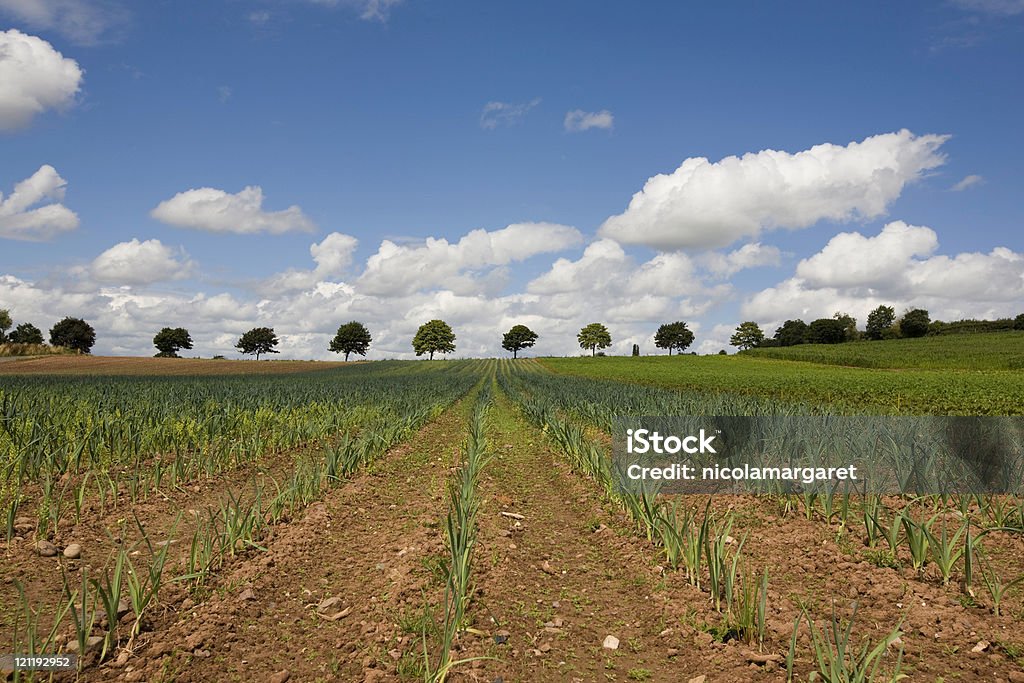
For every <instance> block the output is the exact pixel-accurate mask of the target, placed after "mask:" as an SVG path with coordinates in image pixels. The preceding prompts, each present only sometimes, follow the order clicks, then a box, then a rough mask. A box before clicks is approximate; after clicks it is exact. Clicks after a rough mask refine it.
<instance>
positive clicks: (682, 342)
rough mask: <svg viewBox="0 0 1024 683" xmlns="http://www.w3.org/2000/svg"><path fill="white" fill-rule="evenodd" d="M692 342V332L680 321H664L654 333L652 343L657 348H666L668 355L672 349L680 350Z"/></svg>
mask: <svg viewBox="0 0 1024 683" xmlns="http://www.w3.org/2000/svg"><path fill="white" fill-rule="evenodd" d="M692 343H693V332H691V331H690V328H689V327H687V326H686V323H684V322H682V321H677V322H674V323H665V324H664V325H662V326H661V327H659V328H658V331H657V332H655V334H654V345H655V346H657V347H658V348H659V349H668V355H670V356H671V355H672V349H676V350H678V351H679V352H682V351H683V350H685V349H686V347H688V346H689V345H690V344H692Z"/></svg>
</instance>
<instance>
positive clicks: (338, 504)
mask: <svg viewBox="0 0 1024 683" xmlns="http://www.w3.org/2000/svg"><path fill="white" fill-rule="evenodd" d="M471 406H472V398H466V399H463V400H462V401H460V402H458V403H457V404H456V405H455V406H453V407H452V408H451V409H449V410H447V411H446V412H445V413H443V414H442V415H441V416H440V417H439V418H437V419H436V420H435V421H433V422H431V423H430V424H428V425H426V426H425V427H423V428H422V429H420V430H419V431H418V432H417V433H416V435H414V436H413V437H412V438H411V439H410V440H409V441H408V442H406V443H405V444H403V445H401V446H398V447H396V448H394V449H392V450H391V451H390V452H389V453H387V454H386V455H385V456H383V457H381V458H380V459H378V461H377V462H375V463H373V464H372V465H371V466H370V467H369V468H368V469H367V470H366V471H365V472H363V473H361V474H358V475H356V476H355V477H354V478H353V479H351V480H350V481H347V482H345V483H343V484H341V485H339V486H338V487H337V488H336V489H334V490H332V491H331V492H330V493H329V494H328V495H327V496H326V498H325V499H324V500H323V501H321V502H317V503H314V504H312V505H311V506H309V508H307V510H306V512H305V514H304V515H303V516H302V517H301V518H299V519H297V520H294V521H292V522H290V523H288V524H284V525H280V526H278V527H275V528H274V530H273V532H272V535H271V536H270V538H269V539H268V540H267V542H266V544H265V546H266V552H261V553H259V554H257V555H256V556H255V557H252V558H251V559H249V560H247V561H246V562H244V563H242V564H240V565H238V566H236V567H234V568H233V570H231V571H230V572H229V573H228V575H226V576H224V577H222V578H221V580H220V581H219V587H218V589H217V590H216V591H215V592H214V594H213V595H211V596H210V597H209V598H207V599H206V600H204V601H203V602H202V603H199V604H192V603H191V601H189V600H186V601H185V602H184V603H182V604H180V605H179V606H178V612H179V613H178V616H177V619H176V621H175V622H174V623H173V625H172V626H171V627H170V628H168V629H164V630H162V631H161V632H159V633H155V634H153V635H152V636H150V638H149V640H148V641H144V642H143V644H142V645H141V646H140V647H139V648H137V652H136V655H138V656H137V657H134V658H132V659H130V660H129V661H128V663H127V664H126V665H125V666H124V668H123V669H120V670H119V669H117V668H116V665H111V666H109V667H101V668H100V669H99V670H95V671H94V672H92V674H91V675H88V676H86V678H87V679H88V680H111V679H117V680H139V681H143V680H144V681H151V680H174V681H202V682H203V683H208V682H209V681H211V680H216V681H250V680H256V681H264V680H273V677H274V676H275V675H280V677H281V678H279V679H278V680H281V679H282V678H283V676H284V674H283V672H285V671H287V672H288V676H289V677H290V680H300V681H317V680H323V681H328V680H344V681H360V680H383V679H389V678H393V677H395V676H396V675H398V673H399V671H400V670H401V669H402V668H403V667H409V668H414V667H415V666H416V665H418V664H419V657H420V655H419V654H418V653H419V652H420V651H421V646H420V643H419V636H414V635H412V633H404V632H403V630H402V624H407V623H411V622H413V621H414V620H415V619H416V618H417V616H416V615H419V614H422V612H423V601H424V592H425V591H426V592H432V593H437V590H438V589H437V585H438V582H437V580H436V574H437V570H436V567H437V566H438V561H439V560H440V558H441V557H442V554H443V552H444V546H443V542H442V537H441V533H440V529H439V520H440V519H441V517H442V515H443V514H444V511H445V509H446V501H445V496H444V487H445V481H446V480H447V478H448V476H449V474H450V472H451V469H452V467H453V465H454V462H455V460H456V459H457V457H458V448H459V444H460V443H461V442H462V440H463V437H464V433H465V426H466V420H467V417H468V411H469V409H470V408H471ZM434 599H435V600H437V599H439V595H438V596H434ZM408 630H409V631H414V629H411V628H410V629H408ZM133 664H134V666H133Z"/></svg>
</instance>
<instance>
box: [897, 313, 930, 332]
mask: <svg viewBox="0 0 1024 683" xmlns="http://www.w3.org/2000/svg"><path fill="white" fill-rule="evenodd" d="M931 321H932V319H931V316H929V315H928V311H926V310H924V309H923V308H913V309H911V310H909V311H907V312H906V313H904V314H903V317H902V318H901V319H900V334H902V335H903V336H904V337H923V336H925V335H926V334H928V325H929V324H930V323H931Z"/></svg>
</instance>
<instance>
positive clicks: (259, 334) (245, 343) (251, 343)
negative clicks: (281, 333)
mask: <svg viewBox="0 0 1024 683" xmlns="http://www.w3.org/2000/svg"><path fill="white" fill-rule="evenodd" d="M277 344H278V339H277V335H276V334H274V328H273V327H254V328H252V329H251V330H249V331H248V332H246V333H245V334H243V335H242V336H241V337H240V338H239V340H238V343H237V344H235V348H236V349H238V350H239V351H241V352H242V353H245V354H248V355H252V354H256V360H259V359H260V354H262V353H280V352H279V351H278V350H277V349H276V348H274V347H276V346H277Z"/></svg>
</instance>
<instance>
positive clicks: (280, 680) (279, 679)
mask: <svg viewBox="0 0 1024 683" xmlns="http://www.w3.org/2000/svg"><path fill="white" fill-rule="evenodd" d="M291 677H292V672H291V671H289V670H288V669H282V670H281V671H278V672H277V673H276V674H274V675H273V676H271V677H270V679H269V680H268V682H267V683H285V681H287V680H288V679H289V678H291Z"/></svg>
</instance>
